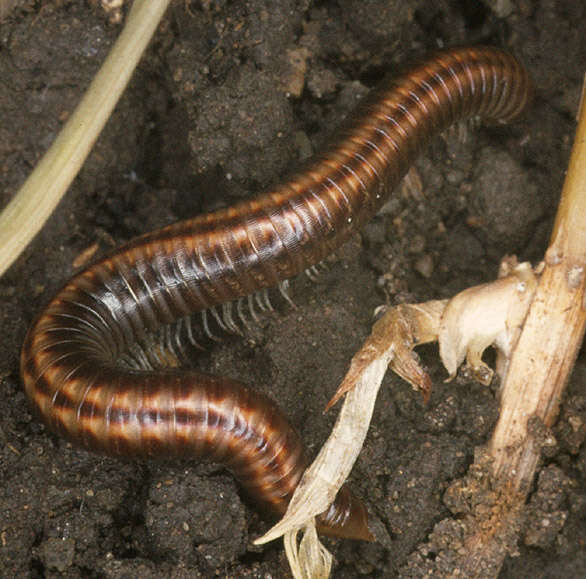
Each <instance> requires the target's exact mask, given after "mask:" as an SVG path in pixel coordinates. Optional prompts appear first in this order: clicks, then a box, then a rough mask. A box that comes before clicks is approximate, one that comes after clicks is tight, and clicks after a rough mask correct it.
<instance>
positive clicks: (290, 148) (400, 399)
mask: <svg viewBox="0 0 586 579" xmlns="http://www.w3.org/2000/svg"><path fill="white" fill-rule="evenodd" d="M101 4H102V3H100V2H70V1H67V0H55V1H54V2H35V1H32V0H31V1H27V0H24V1H20V2H8V3H6V4H5V8H6V10H5V11H4V12H2V11H0V16H2V18H3V19H2V20H1V21H0V79H1V82H0V175H1V182H0V206H2V205H3V204H5V203H6V202H7V201H8V200H9V198H10V196H11V195H12V194H13V193H14V192H15V190H16V189H17V188H18V186H19V184H20V183H21V182H22V181H23V180H24V178H25V176H26V175H27V174H28V173H29V171H30V169H31V167H32V166H34V164H35V162H36V161H37V159H38V158H39V156H40V155H41V154H42V152H43V151H44V150H45V149H46V148H47V146H48V145H49V143H50V142H51V140H52V139H53V138H54V136H55V134H56V132H57V131H58V130H59V128H60V126H61V124H62V123H63V121H64V120H65V119H66V118H67V115H68V114H69V113H70V112H71V111H72V110H73V107H74V106H75V103H76V102H77V100H78V98H79V96H80V95H81V94H82V93H83V90H84V89H85V88H86V86H87V85H88V84H89V82H90V79H91V77H92V75H93V74H94V73H95V71H96V70H97V68H98V67H99V65H100V63H101V62H102V61H103V59H104V57H105V55H106V53H107V51H108V49H109V47H110V46H111V44H112V42H113V40H114V39H115V37H116V36H117V34H118V32H119V30H120V28H119V25H118V24H116V23H115V22H112V21H111V20H114V19H113V18H112V13H109V14H108V13H106V12H105V11H104V10H103V8H102V7H101ZM585 12H586V8H585V5H584V3H581V2H575V1H574V0H567V1H563V2H560V1H557V2H554V1H553V0H549V1H546V0H543V1H535V2H531V1H529V0H511V2H489V1H487V2H485V3H480V2H478V3H477V2H459V1H456V0H452V1H448V0H440V1H438V2H433V3H430V2H425V1H419V2H418V1H414V0H411V1H409V2H406V1H404V0H401V1H397V2H393V1H388V0H368V1H364V0H338V1H332V2H325V1H323V2H310V1H309V0H297V1H296V0H247V1H244V2H231V1H228V0H224V1H222V0H217V1H216V0H207V1H203V0H202V1H200V2H189V1H186V2H177V3H176V4H175V5H174V6H173V8H172V9H171V10H170V12H169V14H168V16H167V18H166V19H165V21H164V23H163V24H162V26H161V28H160V30H159V32H158V34H157V36H156V39H155V41H154V43H153V44H152V46H151V49H150V51H149V53H148V55H147V57H146V58H145V59H144V60H143V62H142V63H141V65H140V67H139V70H138V72H137V73H136V75H135V77H134V78H133V81H132V84H131V86H130V88H129V90H128V91H127V93H126V94H125V96H124V98H123V99H122V101H121V103H120V105H119V106H118V108H117V110H116V112H115V114H114V116H113V118H112V119H111V121H110V123H109V124H108V126H107V128H106V130H105V132H104V134H103V136H102V137H101V138H100V140H99V142H98V144H97V146H96V148H95V150H94V152H93V153H92V155H91V157H90V158H89V160H88V162H87V164H86V165H85V167H84V169H83V170H82V172H81V174H80V176H79V177H78V179H77V180H76V181H75V183H74V185H73V186H72V188H71V190H70V192H69V194H68V196H67V198H66V199H65V200H64V201H63V202H62V203H61V205H60V207H59V209H58V211H57V212H56V213H55V215H54V216H53V217H52V218H51V220H50V221H49V223H48V224H47V226H46V227H45V229H44V230H43V231H42V233H41V234H40V235H39V236H38V237H37V239H36V240H35V242H34V243H33V244H32V245H31V247H30V248H29V249H27V251H26V252H25V253H24V255H23V256H22V257H21V258H20V260H19V261H18V262H17V263H16V264H15V265H14V266H13V267H12V268H11V270H10V271H9V272H8V273H7V275H5V276H4V278H3V279H2V280H0V328H1V331H2V333H1V335H2V340H1V341H0V382H1V387H2V393H3V396H4V401H5V402H4V403H3V405H2V407H1V408H0V436H1V441H2V444H1V446H0V576H2V577H72V578H73V577H108V578H119V577H138V576H141V577H143V578H147V577H198V576H201V577H212V576H221V577H259V578H260V577H283V576H287V573H288V572H287V565H286V561H285V558H284V555H283V552H282V548H281V545H280V544H274V545H270V546H268V547H265V548H262V549H260V548H254V547H252V546H251V540H252V539H253V538H254V537H256V536H258V535H259V534H261V533H262V531H263V530H264V529H266V527H267V522H266V521H264V520H263V519H262V518H261V517H260V516H259V515H258V513H257V512H256V511H255V510H254V507H253V506H251V505H250V504H248V503H247V502H245V501H243V500H242V499H241V498H240V495H239V491H238V488H237V486H236V485H235V483H234V481H233V479H232V477H231V476H230V475H229V474H227V473H226V472H225V471H223V470H222V469H221V468H218V467H216V466H213V465H193V464H187V463H184V464H148V463H124V462H120V461H117V460H113V459H107V458H103V457H100V456H96V455H93V454H89V453H86V452H84V451H80V450H77V449H75V448H73V447H71V446H70V445H69V444H66V443H64V442H63V441H61V440H59V439H58V438H56V437H55V436H53V435H52V434H50V433H48V432H47V431H46V430H45V429H44V428H43V427H42V426H41V425H39V423H38V422H37V420H36V419H35V418H34V417H33V416H31V414H30V413H29V409H28V406H27V403H26V400H25V396H24V394H23V392H22V390H21V386H20V382H19V376H18V355H19V348H20V345H21V343H22V340H23V338H24V333H25V331H26V328H27V326H28V325H29V323H30V322H31V320H32V318H33V316H34V315H35V312H37V311H38V310H39V308H40V307H41V306H42V304H43V303H45V302H46V301H47V300H48V299H49V298H50V297H51V295H52V294H53V293H54V292H55V290H56V289H57V288H58V287H59V286H60V285H61V284H62V283H63V281H64V280H65V279H67V278H68V277H69V276H70V275H71V273H72V272H73V271H74V269H75V266H74V260H75V259H76V258H78V256H80V254H81V253H82V252H83V251H84V250H86V249H87V248H89V247H92V246H94V245H96V247H97V252H98V254H99V253H103V252H105V251H107V250H109V249H111V248H112V247H114V246H116V245H119V244H120V243H122V242H124V241H126V240H128V239H130V238H131V237H133V236H134V235H136V234H139V233H141V232H143V231H146V230H149V229H152V228H154V227H158V226H161V225H164V224H166V223H169V222H172V221H174V220H176V219H178V218H181V217H185V216H190V215H194V214H196V213H198V212H201V211H205V210H209V209H210V208H214V207H217V206H220V205H224V204H226V203H230V202H232V201H234V200H235V199H237V198H241V197H243V196H246V195H248V194H250V193H253V192H255V191H258V190H259V189H261V188H263V187H264V186H267V185H269V184H270V183H274V182H276V180H278V179H279V177H280V176H282V175H283V174H284V173H285V172H286V171H287V170H288V169H290V168H291V167H293V166H294V164H295V163H296V162H297V161H298V160H299V159H300V158H302V157H304V156H307V155H308V154H309V153H310V152H311V151H313V150H315V149H317V148H319V146H320V144H321V143H322V142H323V140H324V138H325V137H326V135H327V134H328V133H329V132H330V131H331V129H332V127H333V126H335V124H336V123H337V122H338V121H339V119H341V118H342V117H343V115H344V114H345V113H347V112H348V111H349V110H350V109H351V108H352V106H353V104H354V103H355V102H356V100H357V99H358V97H359V96H361V95H363V94H364V93H365V92H367V90H368V88H370V87H371V86H372V85H374V84H376V82H377V80H378V79H379V78H381V76H382V75H383V74H384V73H386V72H392V70H393V68H394V67H395V66H396V64H397V63H402V62H405V61H406V60H408V59H409V58H410V57H411V56H413V55H420V54H422V53H425V52H428V51H430V50H433V49H434V48H437V47H438V46H441V45H448V46H449V45H456V44H462V43H467V42H486V43H494V44H498V45H504V46H508V47H510V48H511V49H512V50H513V51H514V52H515V53H516V54H518V55H519V56H520V57H521V59H522V60H523V61H524V62H526V64H527V66H528V68H529V70H530V71H531V74H532V75H533V77H534V78H535V82H536V98H535V103H534V106H533V108H532V110H531V111H530V113H529V114H528V115H527V117H526V118H525V119H524V120H523V121H521V122H519V123H517V124H515V125H514V126H512V127H508V128H504V129H498V130H497V129H494V128H492V129H490V128H482V127H480V128H471V127H467V128H465V130H464V136H465V141H464V140H463V139H462V134H461V131H460V134H459V133H458V131H453V132H451V133H449V134H448V135H446V136H445V137H444V138H438V139H436V140H435V141H434V142H433V144H432V145H431V147H430V149H429V151H428V152H427V154H426V155H425V156H424V157H423V158H422V159H421V160H420V161H419V162H418V163H417V166H416V169H417V172H418V175H419V178H420V180H421V188H416V187H411V188H405V187H403V188H401V189H400V190H399V191H397V192H396V193H395V194H394V196H393V198H392V201H391V202H390V203H389V205H388V206H387V207H386V211H385V213H384V215H381V216H379V217H377V218H376V219H375V220H374V221H373V222H372V223H371V224H370V225H368V226H367V227H366V228H365V230H364V231H363V232H362V233H361V235H357V236H356V237H355V238H354V239H353V240H352V241H351V242H350V243H349V244H348V245H347V246H346V247H345V248H344V249H343V250H342V251H341V252H340V253H339V255H338V256H337V257H336V259H335V260H334V261H333V262H332V263H331V264H330V269H329V271H328V272H327V273H326V274H324V275H323V276H322V278H321V280H320V281H319V282H318V283H316V284H311V283H308V282H305V283H302V284H301V285H300V286H299V287H297V288H296V289H295V300H296V302H297V304H298V306H299V307H298V308H297V309H296V310H291V309H290V308H282V309H281V310H280V312H279V313H278V314H277V315H275V316H274V317H272V318H271V319H270V320H269V322H268V326H267V328H266V329H265V331H264V333H263V336H262V339H260V340H258V342H257V343H256V344H252V345H251V344H245V343H240V342H232V341H231V340H228V341H227V342H226V343H225V344H224V345H223V346H221V347H219V348H217V349H215V350H214V351H213V352H212V353H211V354H210V355H209V357H207V358H206V359H205V364H206V365H207V367H208V368H210V369H214V370H216V371H220V370H221V371H222V372H223V373H225V374H228V375H231V376H234V377H238V378H241V379H244V380H245V381H247V382H249V383H251V384H255V385H258V387H259V388H261V389H263V390H265V391H266V392H268V393H269V394H270V395H272V396H273V397H274V398H275V399H277V400H278V401H279V403H280V405H281V406H282V407H283V408H285V409H286V411H287V414H288V415H289V416H290V419H291V421H292V422H293V424H295V425H296V426H297V427H298V428H299V430H300V431H301V434H302V436H303V438H304V440H305V441H306V443H307V446H308V449H309V452H310V453H313V452H315V451H316V450H317V449H318V448H319V446H320V445H321V443H322V442H323V440H324V439H325V437H326V436H327V434H328V432H329V429H330V427H331V424H332V422H333V420H334V417H335V416H334V415H335V413H330V415H327V416H326V417H323V416H322V414H321V409H322V408H323V406H324V404H325V402H326V401H327V400H328V399H329V397H330V396H331V394H332V393H333V392H334V390H335V388H336V386H337V384H338V382H339V380H340V379H341V377H342V376H343V374H344V372H345V370H346V368H347V365H348V362H349V360H350V358H351V356H352V353H353V352H354V351H355V350H356V349H357V348H358V346H359V345H360V343H361V341H362V340H363V338H364V337H365V336H366V335H367V333H368V331H369V326H370V321H371V314H372V311H373V309H374V307H376V306H377V305H379V304H381V303H385V302H386V303H397V302H399V301H404V300H406V299H409V300H415V301H423V300H426V299H430V298H436V297H440V298H443V297H447V296H449V295H452V294H453V293H454V292H455V291H457V290H459V289H462V288H464V287H467V286H469V285H473V284H476V283H481V282H484V281H487V280H490V279H492V278H493V277H494V275H495V273H496V270H497V265H498V261H499V259H500V257H501V256H502V255H503V254H504V253H517V254H518V255H520V257H521V258H523V259H531V260H533V261H536V260H538V259H539V258H540V256H541V255H542V253H543V250H544V249H545V247H546V243H547V236H548V232H549V228H550V225H551V219H552V214H553V211H554V210H555V205H556V202H557V196H558V195H559V191H560V187H561V184H562V181H563V175H564V170H565V167H566V163H567V158H568V154H569V148H570V145H571V140H572V137H573V126H574V125H573V116H574V114H575V111H576V109H577V104H578V99H579V89H580V82H581V77H582V74H583V72H584V71H583V66H584V62H585V61H586V47H585V39H584V34H583V31H584V22H585V21H586V20H585V17H586V14H585ZM422 356H423V359H424V362H425V363H426V364H427V365H428V367H429V369H430V372H431V374H432V377H433V379H434V391H433V394H432V397H431V401H430V403H429V404H428V405H427V406H424V405H423V404H422V402H421V399H420V396H419V395H418V394H416V393H414V392H412V391H411V389H410V387H409V386H407V385H406V384H404V383H402V382H401V381H400V380H399V379H397V378H394V377H391V376H389V377H388V378H387V381H386V382H387V384H386V387H384V388H383V389H382V391H381V395H380V399H379V400H378V403H377V408H376V411H375V417H374V421H373V427H372V430H371V432H370V434H369V436H368V439H367V441H366V445H365V448H364V451H363V453H362V455H361V457H360V459H359V461H358V463H357V465H356V467H355V469H354V472H353V487H354V488H355V490H356V492H357V493H358V494H359V495H360V496H362V497H363V498H364V500H365V501H366V503H367V504H368V506H369V509H370V511H371V513H372V516H373V517H375V518H377V519H379V520H380V521H381V523H382V524H383V525H384V528H385V529H386V532H387V533H388V537H389V541H388V542H387V544H386V545H381V544H357V543H352V542H335V543H334V542H332V543H331V548H332V550H333V552H334V555H335V558H336V568H335V576H336V577H358V576H365V577H395V576H409V577H417V576H422V575H423V574H425V573H427V572H431V574H434V575H435V576H440V575H441V573H440V572H439V571H437V570H435V571H434V570H433V561H434V558H435V557H436V555H437V553H438V550H441V544H437V542H436V543H434V541H433V539H432V540H430V533H431V531H432V530H433V529H434V526H435V525H437V524H438V523H440V521H443V523H442V524H445V521H446V520H449V519H447V518H448V517H449V515H450V511H449V509H448V506H449V505H450V502H449V500H448V499H449V497H446V493H445V491H446V489H447V488H448V486H449V485H450V484H451V483H452V482H453V481H454V480H455V479H457V478H458V477H461V476H462V475H463V474H464V473H465V472H466V469H467V467H468V465H469V464H470V463H471V462H472V460H473V456H474V450H475V448H476V447H477V446H479V445H482V444H483V443H484V442H485V441H486V439H487V437H488V436H489V434H490V431H491V427H492V426H493V424H494V422H495V419H496V417H497V412H498V405H497V402H496V400H495V391H494V389H488V388H485V387H482V386H479V385H475V384H469V383H466V382H463V381H455V382H453V383H451V384H444V383H443V381H442V380H443V378H444V377H445V374H444V372H443V371H442V370H441V368H439V367H438V366H437V363H436V362H435V350H434V349H433V348H429V349H428V350H424V351H423V353H422ZM585 382H586V365H585V362H584V359H583V358H582V359H581V360H579V361H578V365H577V368H576V370H575V372H574V376H573V380H572V383H571V385H570V387H569V389H568V391H567V393H566V396H565V400H564V403H563V405H562V411H561V415H560V419H559V422H558V425H557V426H556V428H555V429H554V436H555V440H556V443H555V444H554V445H553V447H550V448H549V449H548V452H547V453H546V454H545V455H544V461H543V468H542V470H541V472H540V475H539V479H538V483H536V486H535V489H534V492H533V493H532V495H531V497H530V507H529V510H528V516H527V520H526V524H525V526H524V529H523V531H522V533H521V536H520V538H519V542H518V552H517V553H516V555H517V556H514V557H510V558H508V559H507V561H506V563H505V566H504V568H503V570H502V572H501V576H502V577H505V578H509V577H510V578H512V577H515V578H519V577H533V578H538V577H539V578H541V577H578V576H585V575H586V569H585V565H584V560H585V559H584V545H583V540H584V539H583V538H584V536H585V530H586V529H585V525H584V514H585V510H586V494H585V493H584V487H585V485H584V481H585V477H586V448H585V446H584V445H583V437H584V426H583V425H584V422H585V421H586V389H585V387H584V385H585Z"/></svg>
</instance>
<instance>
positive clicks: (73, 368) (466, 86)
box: [21, 47, 530, 539]
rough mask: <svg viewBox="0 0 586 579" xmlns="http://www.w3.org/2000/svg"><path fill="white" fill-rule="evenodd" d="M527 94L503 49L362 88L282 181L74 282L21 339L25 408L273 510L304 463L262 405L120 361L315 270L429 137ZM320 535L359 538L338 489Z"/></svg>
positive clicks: (80, 436)
mask: <svg viewBox="0 0 586 579" xmlns="http://www.w3.org/2000/svg"><path fill="white" fill-rule="evenodd" d="M529 93H530V82H529V79H528V77H527V74H526V72H525V71H524V70H523V68H522V67H521V66H520V65H519V63H518V62H517V60H515V58H513V57H512V56H511V55H509V54H508V53H506V52H504V51H502V50H500V49H496V48H488V47H472V48H457V49H452V50H446V51H444V52H441V53H439V54H437V55H436V56H434V57H432V58H430V59H428V60H426V61H423V62H422V63H420V64H418V65H416V66H414V67H412V68H411V69H410V70H409V71H407V72H406V73H404V74H403V75H402V76H400V77H399V78H398V79H396V80H391V81H387V82H384V83H383V84H382V86H381V87H380V88H378V89H377V90H375V91H373V92H372V93H371V95H369V96H368V97H367V99H366V100H365V101H364V102H363V103H362V104H361V105H360V106H359V107H358V109H357V110H356V112H355V113H354V114H353V115H352V116H351V117H350V118H349V119H348V120H347V121H346V122H345V124H344V125H343V126H342V128H341V129H340V130H339V131H338V133H337V136H336V138H334V139H333V141H332V142H331V144H330V145H329V147H327V148H326V149H325V150H324V151H323V152H322V153H320V154H319V155H316V156H315V157H314V158H313V159H312V160H310V161H309V162H308V163H306V165H305V166H304V168H303V169H302V170H300V171H299V172H298V173H297V174H295V175H293V176H292V177H291V178H290V179H289V180H288V181H286V182H284V183H282V184H280V185H278V186H276V187H274V188H272V189H270V190H269V191H267V192H265V193H264V194H262V195H260V196H259V197H257V198H256V199H253V200H249V201H245V202H242V203H240V204H238V205H235V206H233V207H229V208H227V209H223V210H220V211H216V212H214V213H210V214H207V215H202V216H199V217H195V218H193V219H189V220H186V221H182V222H179V223H176V224H174V225H170V226H168V227H165V228H164V229H162V230H159V231H155V232H153V233H149V234H146V235H143V236H142V237H139V238H137V239H135V240H134V241H131V242H130V243H129V244H127V245H126V246H125V247H122V248H121V249H119V250H118V251H116V252H115V253H112V254H110V255H108V256H106V257H104V258H102V259H101V260H100V261H98V262H97V263H95V264H93V265H91V266H90V267H88V268H87V269H85V270H84V271H82V272H81V273H78V274H77V275H76V276H75V277H74V278H73V279H72V280H71V281H69V282H68V283H67V285H66V286H65V287H64V288H63V289H62V290H61V291H60V292H59V293H58V294H57V295H56V296H55V298H53V300H52V301H51V302H50V303H49V305H48V306H47V307H46V308H45V310H44V311H43V312H42V313H41V314H40V315H39V316H38V318H37V319H36V321H35V322H34V323H33V325H32V327H31V329H30V331H29V333H28V335H27V338H26V340H25V343H24V346H23V349H22V361H21V374H22V379H23V382H24V386H25V390H26V392H27V394H28V396H29V398H30V400H31V401H32V404H33V406H35V407H36V409H37V410H38V411H39V412H40V414H41V416H42V417H43V419H44V420H45V422H46V423H47V424H48V425H49V426H50V427H51V428H53V429H54V430H56V431H57V432H59V433H60V434H62V435H64V436H65V437H66V438H68V439H69V440H72V441H73V442H77V443H79V444H81V445H82V446H84V447H86V448H90V449H94V450H98V451H101V452H107V453H110V454H115V455H120V454H123V455H131V456H142V457H145V456H146V457H149V456H164V457H168V456H184V457H189V456H206V457H209V458H211V459H215V460H220V461H222V462H223V463H224V464H226V465H227V466H228V467H229V468H230V469H231V470H232V471H233V472H234V474H235V476H236V477H237V478H238V480H239V481H240V483H241V484H242V485H243V486H244V487H245V488H246V489H247V490H248V491H249V492H250V493H251V495H252V496H253V497H254V498H256V499H257V500H258V502H259V503H260V504H262V505H265V506H268V507H269V509H271V510H273V511H275V512H277V513H280V512H283V510H284V509H285V508H286V505H287V503H288V501H289V499H290V497H291V495H292V493H293V491H294V489H295V487H296V485H297V482H298V481H299V479H300V477H301V474H302V473H303V470H304V469H305V466H306V460H305V458H304V455H303V450H302V445H301V441H300V439H299V436H298V435H297V434H296V432H295V430H294V429H293V428H292V427H291V426H290V425H289V423H288V421H287V420H286V418H285V416H284V415H283V414H282V412H281V411H280V410H279V409H278V408H277V406H276V405H275V404H274V403H273V402H272V401H270V400H269V399H268V398H267V397H266V396H263V395H261V394H255V393H253V392H252V391H251V390H249V389H248V388H247V387H246V386H244V385H242V384H239V383H237V382H235V381H233V380H229V379H226V378H221V377H217V376H209V375H203V374H199V373H195V372H193V371H181V370H175V369H173V370H167V369H162V370H155V371H146V370H145V371H136V370H130V369H128V368H126V367H125V366H124V365H122V364H120V363H119V359H120V357H121V356H122V355H123V354H124V353H125V352H126V351H127V350H128V349H129V348H130V346H131V345H132V344H134V343H139V344H140V343H141V341H143V340H144V339H145V337H146V336H147V335H148V334H149V333H152V332H155V331H157V329H158V328H160V327H163V326H164V325H166V324H169V323H172V322H173V321H175V320H177V319H179V318H182V317H184V316H187V315H190V314H192V313H193V312H197V311H200V310H204V309H206V308H210V307H212V306H215V305H218V304H221V303H224V302H227V301H231V300H235V299H237V298H240V297H242V296H246V295H248V294H250V293H252V292H254V291H257V290H260V289H263V288H266V287H269V286H272V285H275V284H277V283H279V282H280V281H283V280H285V279H287V278H290V277H292V276H294V275H296V274H298V273H300V272H302V271H303V270H305V269H307V268H308V267H310V266H312V265H314V264H316V263H318V262H320V261H321V260H322V259H323V258H324V257H325V256H326V255H327V254H328V253H330V252H331V251H332V250H333V249H335V248H337V247H338V246H340V245H341V244H342V243H343V242H344V241H345V240H346V239H347V238H348V236H349V235H350V234H351V233H352V232H354V231H356V229H357V228H358V227H360V226H361V225H362V224H363V223H364V222H365V221H367V220H368V219H369V218H371V217H372V216H373V215H374V214H375V213H376V212H377V211H378V209H379V208H380V207H381V206H382V205H383V204H384V203H385V201H386V200H387V198H388V196H389V194H390V192H391V191H392V189H393V187H394V186H396V185H397V183H398V182H399V181H400V179H401V178H402V176H403V175H404V174H405V173H406V171H407V170H408V168H409V166H410V164H411V163H412V162H413V160H414V159H415V157H416V156H417V155H418V154H419V153H420V152H421V151H422V149H423V148H424V147H425V145H426V143H427V142H428V140H429V139H430V138H431V137H432V136H434V135H435V134H437V133H438V132H440V131H442V130H443V129H445V128H447V127H448V126H449V125H450V124H452V123H454V122H457V121H459V120H462V119H465V118H468V117H472V116H480V117H482V118H484V119H487V120H490V121H493V122H505V121H508V120H511V119H512V118H514V117H516V116H517V115H518V114H519V113H520V112H521V111H522V110H523V108H524V107H525V105H526V104H527V101H528V100H529ZM320 526H321V530H322V531H323V532H327V533H329V534H332V535H336V536H342V537H352V538H362V539H370V538H371V534H370V531H369V530H368V525H367V518H366V511H365V509H364V507H363V506H362V504H361V503H360V502H359V501H358V500H356V499H355V498H354V497H353V496H352V495H351V493H350V492H349V491H348V490H347V489H346V488H345V487H344V488H343V489H342V490H341V491H340V493H338V496H337V498H336V501H335V502H334V503H333V505H332V506H331V507H330V508H329V509H328V511H327V512H326V513H324V514H323V515H322V516H321V520H320Z"/></svg>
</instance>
